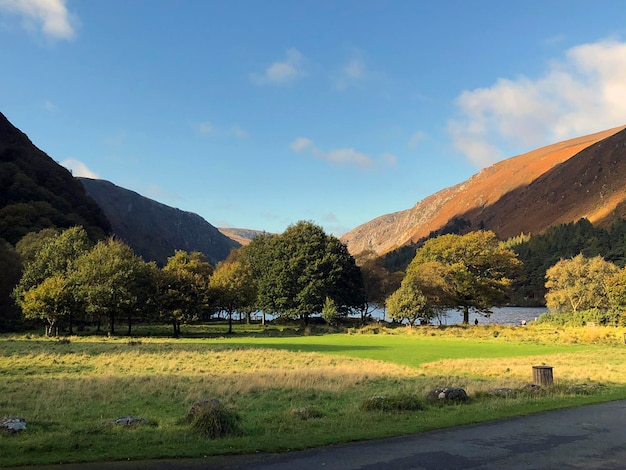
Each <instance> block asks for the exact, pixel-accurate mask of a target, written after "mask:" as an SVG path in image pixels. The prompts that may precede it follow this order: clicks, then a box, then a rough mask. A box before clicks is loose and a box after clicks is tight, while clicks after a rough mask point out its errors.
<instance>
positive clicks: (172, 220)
mask: <svg viewBox="0 0 626 470" xmlns="http://www.w3.org/2000/svg"><path fill="white" fill-rule="evenodd" d="M77 179H78V180H79V181H80V182H81V183H82V184H83V186H84V187H85V190H86V191H87V194H88V195H89V196H91V197H92V198H93V199H94V200H95V201H96V203H97V204H98V205H99V206H100V207H101V208H102V210H103V211H104V213H105V214H106V216H107V218H108V219H109V221H110V222H111V227H112V229H113V233H114V234H115V236H116V237H117V238H119V239H121V240H122V241H124V242H125V243H126V244H128V245H129V246H130V247H132V248H133V250H134V251H135V253H137V254H138V255H140V256H141V257H142V258H143V259H144V260H148V261H156V262H157V264H159V265H164V264H166V263H167V258H168V257H170V256H172V255H173V254H174V252H175V251H176V250H185V251H189V252H191V251H199V252H201V253H203V254H204V255H205V256H206V258H207V260H208V261H209V262H210V263H211V264H213V265H215V264H216V263H218V262H219V261H222V260H224V259H226V257H227V256H228V254H229V253H230V251H231V250H232V249H233V248H236V247H239V246H241V245H240V243H238V242H236V241H235V240H232V239H230V238H228V237H227V236H226V235H224V234H222V233H221V232H220V231H219V230H218V229H217V228H215V227H214V226H213V225H211V224H210V223H208V222H207V221H206V220H204V219H203V218H202V217H200V216H199V215H197V214H194V213H193V212H186V211H182V210H180V209H176V208H174V207H170V206H166V205H164V204H161V203H158V202H156V201H153V200H152V199H149V198H147V197H144V196H141V195H140V194H138V193H136V192H134V191H130V190H128V189H124V188H122V187H120V186H116V185H114V184H113V183H111V182H109V181H105V180H96V179H90V178H77Z"/></svg>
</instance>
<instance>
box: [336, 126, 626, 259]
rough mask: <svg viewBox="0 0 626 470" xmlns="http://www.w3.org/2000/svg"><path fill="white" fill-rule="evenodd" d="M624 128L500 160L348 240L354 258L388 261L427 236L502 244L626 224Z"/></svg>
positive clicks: (361, 229)
mask: <svg viewBox="0 0 626 470" xmlns="http://www.w3.org/2000/svg"><path fill="white" fill-rule="evenodd" d="M625 128H626V126H621V127H617V128H613V129H609V130H606V131H603V132H598V133H595V134H591V135H587V136H584V137H578V138H575V139H570V140H567V141H564V142H560V143H557V144H553V145H549V146H547V147H543V148H540V149H537V150H534V151H532V152H528V153H525V154H522V155H518V156H516V157H513V158H509V159H507V160H503V161H501V162H499V163H496V164H494V165H492V166H490V167H488V168H485V169H483V170H482V171H480V172H479V173H477V174H475V175H474V176H472V177H471V178H470V179H469V180H467V181H465V182H463V183H460V184H458V185H455V186H452V187H449V188H446V189H443V190H442V191H439V192H437V193H435V194H433V195H431V196H429V197H427V198H425V199H423V200H421V201H419V202H418V203H417V204H416V205H415V206H413V208H411V209H408V210H404V211H400V212H395V213H392V214H387V215H383V216H381V217H378V218H376V219H374V220H372V221H370V222H367V223H365V224H363V225H360V226H359V227H357V228H355V229H354V230H352V231H350V232H348V233H346V234H345V235H344V236H343V237H342V241H343V242H344V243H346V244H347V245H348V248H349V250H350V252H351V253H353V254H356V253H359V252H361V251H363V250H366V249H370V250H374V251H375V252H377V253H379V254H384V253H388V252H390V251H392V250H394V249H397V248H400V247H402V246H406V245H409V244H411V243H415V242H417V241H418V240H420V239H423V238H424V237H427V236H429V235H430V234H432V233H445V232H452V231H455V232H459V231H461V232H462V231H463V230H465V231H467V230H470V229H479V228H484V229H488V230H492V231H494V232H495V233H496V235H497V236H498V237H500V238H501V239H506V238H508V237H512V236H516V235H519V234H520V233H526V234H532V233H540V232H542V231H543V230H545V229H546V228H547V227H549V226H551V225H556V224H560V223H567V222H574V221H576V220H579V219H580V218H583V217H584V218H587V219H589V220H590V221H591V222H592V223H594V224H596V223H598V224H605V225H606V224H609V223H611V221H613V220H615V219H616V218H619V217H625V216H626V130H624V129H625Z"/></svg>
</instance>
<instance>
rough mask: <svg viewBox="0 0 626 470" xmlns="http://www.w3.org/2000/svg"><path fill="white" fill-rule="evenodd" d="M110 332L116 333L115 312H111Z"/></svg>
mask: <svg viewBox="0 0 626 470" xmlns="http://www.w3.org/2000/svg"><path fill="white" fill-rule="evenodd" d="M109 333H110V334H111V335H114V334H115V314H114V313H111V314H110V315H109Z"/></svg>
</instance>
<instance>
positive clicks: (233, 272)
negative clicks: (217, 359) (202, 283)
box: [209, 260, 256, 333]
mask: <svg viewBox="0 0 626 470" xmlns="http://www.w3.org/2000/svg"><path fill="white" fill-rule="evenodd" d="M209 287H210V289H211V294H212V296H214V301H215V304H216V306H217V308H218V309H219V310H221V311H223V312H226V315H227V316H228V333H232V331H233V315H234V314H235V313H236V312H239V313H246V314H247V315H246V317H247V318H249V313H250V310H251V309H252V305H253V304H254V300H255V297H256V288H255V284H254V282H253V279H252V270H251V269H250V267H249V266H247V265H246V264H244V263H242V262H241V261H236V260H233V261H223V262H221V263H218V265H217V267H216V268H215V272H214V273H213V275H212V276H211V279H210V281H209Z"/></svg>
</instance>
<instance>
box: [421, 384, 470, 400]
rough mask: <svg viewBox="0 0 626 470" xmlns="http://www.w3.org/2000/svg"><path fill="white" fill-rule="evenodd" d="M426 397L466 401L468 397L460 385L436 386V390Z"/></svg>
mask: <svg viewBox="0 0 626 470" xmlns="http://www.w3.org/2000/svg"><path fill="white" fill-rule="evenodd" d="M426 397H427V398H429V399H431V400H446V401H466V400H467V399H468V396H467V392H466V391H465V390H463V389H462V388H458V387H443V388H436V389H435V390H433V391H431V392H428V394H427V395H426Z"/></svg>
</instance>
